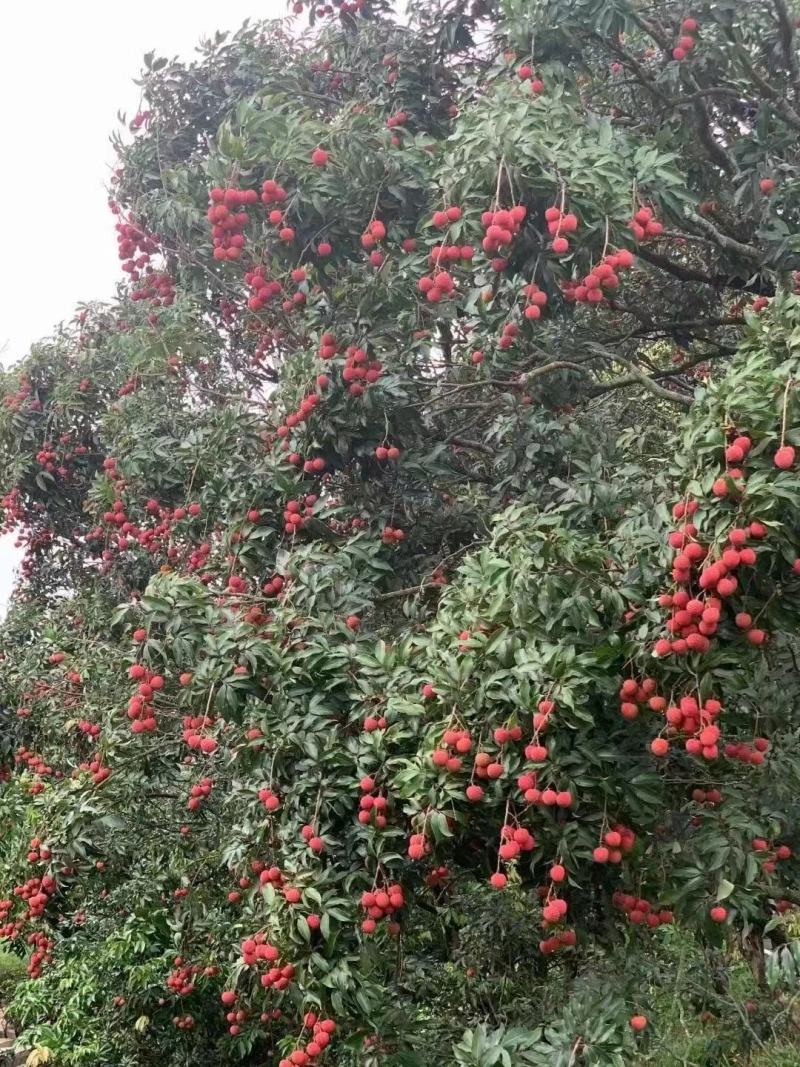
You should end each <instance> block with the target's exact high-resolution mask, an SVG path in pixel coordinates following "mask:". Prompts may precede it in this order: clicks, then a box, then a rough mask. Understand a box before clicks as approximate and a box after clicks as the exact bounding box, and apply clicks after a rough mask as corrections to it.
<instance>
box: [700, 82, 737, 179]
mask: <svg viewBox="0 0 800 1067" xmlns="http://www.w3.org/2000/svg"><path fill="white" fill-rule="evenodd" d="M690 84H693V85H694V87H695V88H697V89H699V86H698V85H697V82H696V81H694V79H693V78H692V79H691V81H690ZM692 110H693V111H694V117H695V124H696V126H697V132H698V134H699V135H700V140H701V141H702V142H703V147H704V148H705V150H706V152H707V153H708V155H709V157H710V158H711V160H712V162H714V163H716V164H717V166H718V167H720V168H721V169H722V170H724V171H725V173H726V174H731V175H737V174H738V173H739V167H738V164H737V163H736V161H735V160H734V159H733V157H732V156H730V155H728V153H727V152H726V151H725V149H724V148H723V147H722V145H721V144H720V142H719V140H718V138H716V137H715V136H714V131H713V126H712V122H711V118H710V116H709V114H708V111H707V110H706V105H705V103H704V102H703V100H702V98H700V97H695V99H694V100H693V101H692Z"/></svg>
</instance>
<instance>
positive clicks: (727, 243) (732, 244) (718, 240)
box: [689, 211, 761, 262]
mask: <svg viewBox="0 0 800 1067" xmlns="http://www.w3.org/2000/svg"><path fill="white" fill-rule="evenodd" d="M689 218H690V219H691V220H692V222H693V223H694V224H695V225H696V226H699V227H700V229H701V230H703V231H704V232H705V233H707V234H708V235H709V237H710V238H711V239H712V240H713V241H714V243H715V244H716V245H719V247H720V248H723V249H724V250H725V251H726V252H733V253H734V255H737V256H743V257H744V258H745V259H749V260H752V261H754V262H760V260H761V253H760V252H759V250H758V249H757V248H754V247H753V245H746V244H742V242H741V241H737V240H735V239H734V238H733V237H728V235H727V234H725V233H722V231H721V230H718V229H717V227H716V226H715V225H714V224H713V222H709V221H708V219H704V218H703V216H702V215H698V214H697V213H696V212H694V211H690V212H689Z"/></svg>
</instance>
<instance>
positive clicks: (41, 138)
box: [0, 0, 286, 611]
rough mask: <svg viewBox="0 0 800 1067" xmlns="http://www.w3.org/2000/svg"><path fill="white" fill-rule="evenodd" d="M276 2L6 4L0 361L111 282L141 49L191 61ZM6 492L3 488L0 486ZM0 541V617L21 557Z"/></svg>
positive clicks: (282, 9)
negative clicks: (217, 35)
mask: <svg viewBox="0 0 800 1067" xmlns="http://www.w3.org/2000/svg"><path fill="white" fill-rule="evenodd" d="M285 13H286V4H285V2H284V0H261V2H257V0H225V3H222V4H221V3H219V2H217V3H212V2H211V0H186V2H183V3H178V2H176V0H137V2H136V3H135V4H132V5H130V6H129V7H125V6H124V5H120V4H115V3H111V2H109V0H40V2H39V3H38V4H36V5H35V6H33V5H29V4H27V3H21V4H17V3H12V4H6V5H4V9H3V15H2V33H3V49H2V53H0V101H1V103H0V118H1V119H2V123H1V125H0V129H2V143H3V166H2V168H0V204H2V205H3V211H2V222H0V244H1V245H2V255H0V294H1V295H0V353H2V361H3V363H4V364H5V365H6V366H7V365H8V364H9V363H13V362H16V360H18V359H19V358H20V357H21V356H23V355H24V354H25V351H26V349H27V347H28V346H29V345H30V343H31V342H32V341H34V340H36V339H37V338H38V337H42V336H44V335H46V334H48V333H49V332H50V331H51V329H52V327H53V326H54V325H55V324H56V323H57V322H59V321H60V320H61V319H64V318H68V317H70V316H71V315H72V312H73V310H74V308H75V305H76V304H77V303H78V302H79V301H81V300H93V299H106V298H109V297H111V296H113V293H114V284H115V281H116V280H117V278H118V277H119V268H118V263H117V257H116V242H115V239H114V224H113V219H112V216H111V213H110V211H109V210H108V206H107V199H108V198H107V193H106V189H105V186H106V183H107V181H108V178H109V174H110V169H111V165H112V162H113V153H112V151H111V149H110V147H109V141H108V139H109V135H110V134H111V132H112V130H113V129H115V128H116V126H117V120H116V115H117V112H118V111H125V112H127V113H128V115H129V117H130V116H132V115H134V114H135V113H136V111H137V109H138V104H139V90H138V88H137V86H136V85H134V84H133V79H134V78H135V77H137V75H138V73H139V70H140V69H141V65H142V64H141V60H142V56H143V55H144V53H145V52H148V51H151V50H155V51H156V53H158V54H161V55H167V56H174V55H180V56H183V57H190V56H191V55H192V52H193V49H194V47H195V45H196V44H197V43H198V42H199V41H200V40H201V39H202V38H203V37H208V36H211V35H212V34H213V33H214V32H215V31H216V30H218V29H221V30H231V29H236V28H237V27H238V26H240V25H241V23H242V22H243V21H244V20H245V19H246V18H251V19H258V18H275V17H280V16H283V15H284V14H285ZM5 488H6V487H4V486H0V490H4V489H5ZM12 542H13V538H8V537H6V538H0V611H2V608H3V605H4V604H5V602H6V600H7V597H8V592H9V588H10V582H11V572H12V570H13V566H14V564H15V562H16V558H17V555H18V553H16V552H15V550H14V549H13V546H12Z"/></svg>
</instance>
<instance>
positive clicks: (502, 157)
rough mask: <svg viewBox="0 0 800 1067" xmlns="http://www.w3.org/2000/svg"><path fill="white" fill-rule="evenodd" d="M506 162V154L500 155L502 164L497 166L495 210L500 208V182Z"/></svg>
mask: <svg viewBox="0 0 800 1067" xmlns="http://www.w3.org/2000/svg"><path fill="white" fill-rule="evenodd" d="M505 163H506V157H505V156H501V157H500V165H499V166H498V168H497V185H496V186H495V190H494V209H495V211H497V209H498V207H499V205H500V182H501V180H502V177H503V167H504V166H505Z"/></svg>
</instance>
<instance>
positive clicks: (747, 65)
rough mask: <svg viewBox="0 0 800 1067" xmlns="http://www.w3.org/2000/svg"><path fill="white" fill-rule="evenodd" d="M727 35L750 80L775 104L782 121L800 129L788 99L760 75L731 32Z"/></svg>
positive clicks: (799, 120) (799, 123) (797, 117)
mask: <svg viewBox="0 0 800 1067" xmlns="http://www.w3.org/2000/svg"><path fill="white" fill-rule="evenodd" d="M728 36H729V38H730V39H731V40H732V41H733V43H734V44H735V45H736V55H737V56H738V57H739V60H740V61H741V64H742V66H743V67H744V69H745V70H746V71H747V74H748V75H749V77H750V78H751V79H752V81H753V82H754V83H755V84H756V85H757V86H758V88H759V89H760V90H761V92H762V93H763V94H764V96H765V97H766V98H767V100H770V101H772V103H773V104H774V106H775V110H776V111H777V112H778V114H779V115H780V116H781V118H782V119H783V120H784V122H786V123H787V124H788V125H789V126H792V127H793V128H794V129H795V130H800V115H798V113H797V112H796V111H795V109H794V108H793V107H792V105H791V104H790V103H789V101H788V100H786V99H785V98H784V97H783V96H781V94H780V93H779V92H778V90H777V89H773V88H772V86H771V85H770V84H769V82H768V81H767V80H766V78H762V77H761V75H760V74H759V73H758V71H757V70H756V69H755V67H754V66H753V64H752V63H751V62H750V57H749V56H748V54H747V52H746V51H745V49H744V48H743V47H742V46H741V44H739V42H738V41H736V39H735V38H734V36H733V34H728Z"/></svg>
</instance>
